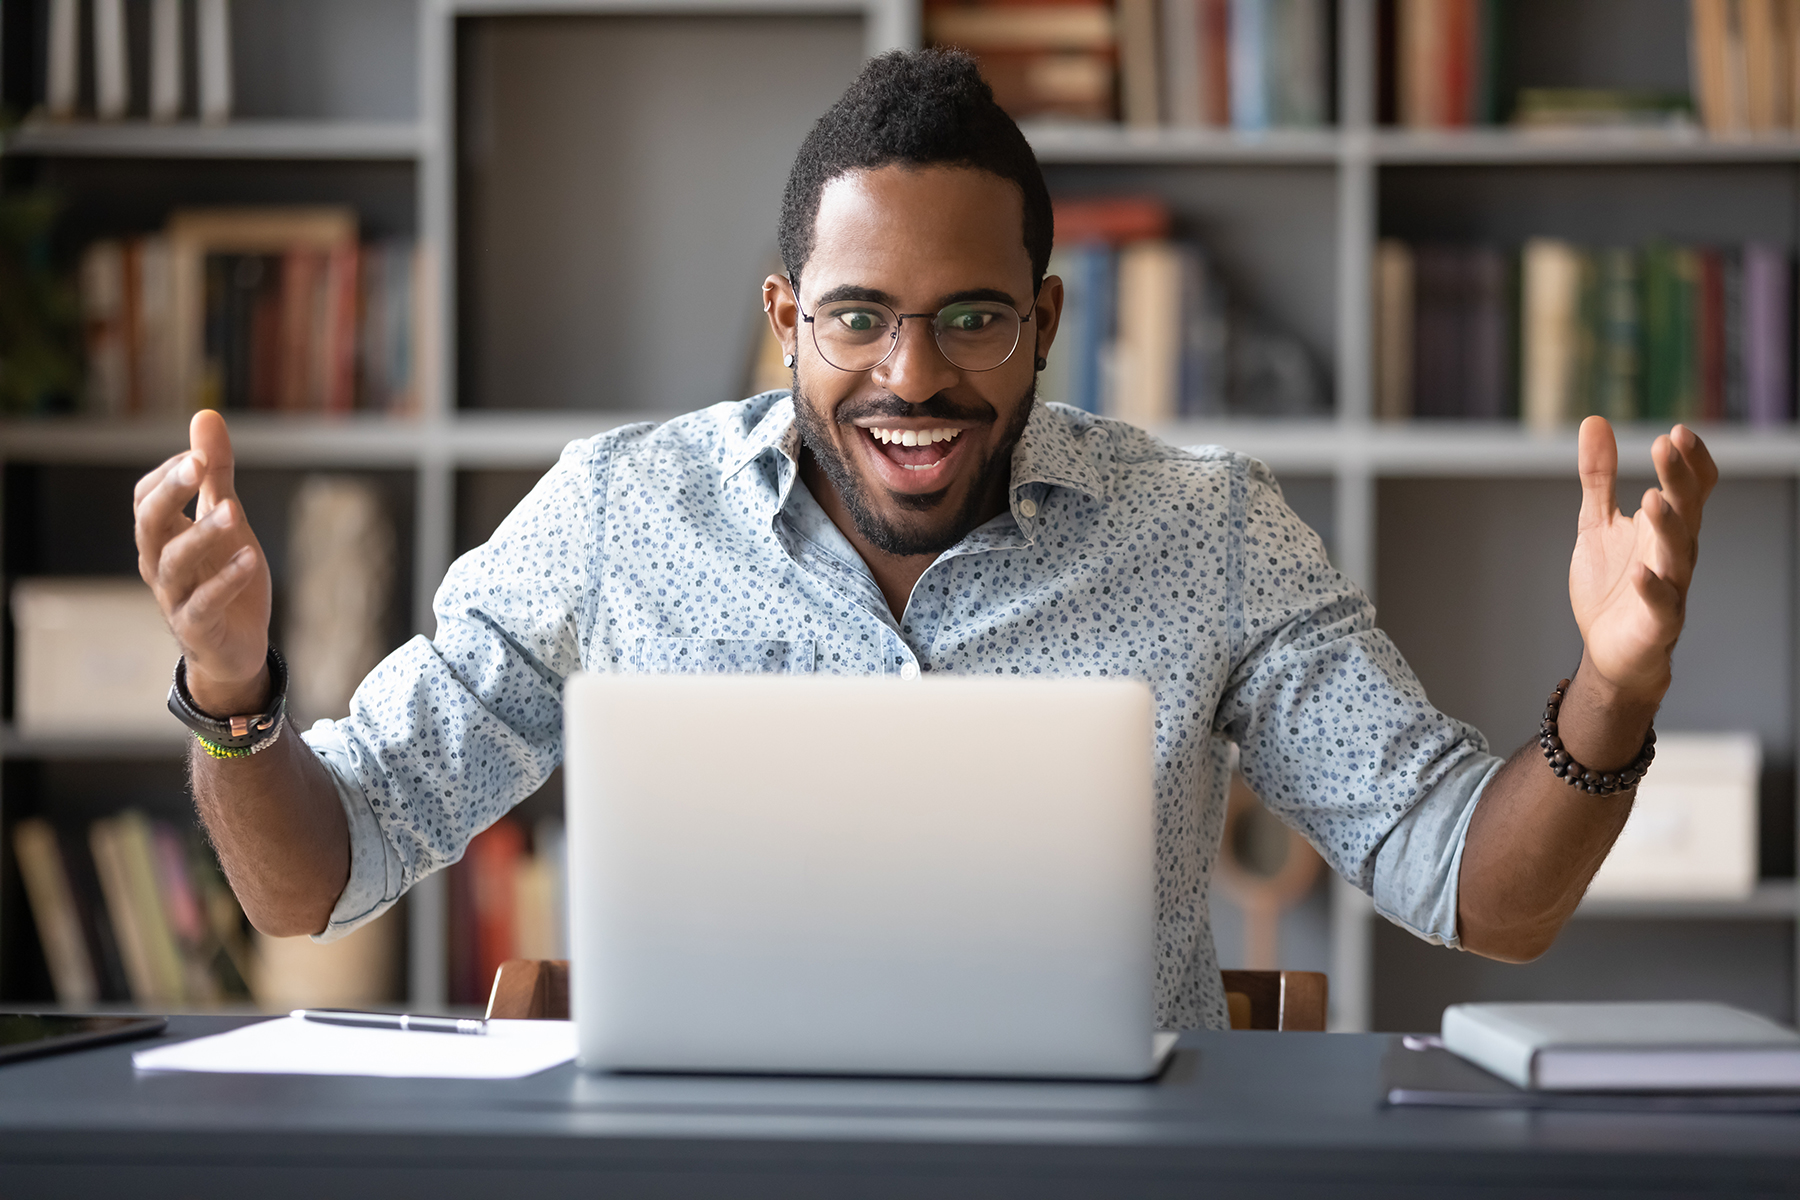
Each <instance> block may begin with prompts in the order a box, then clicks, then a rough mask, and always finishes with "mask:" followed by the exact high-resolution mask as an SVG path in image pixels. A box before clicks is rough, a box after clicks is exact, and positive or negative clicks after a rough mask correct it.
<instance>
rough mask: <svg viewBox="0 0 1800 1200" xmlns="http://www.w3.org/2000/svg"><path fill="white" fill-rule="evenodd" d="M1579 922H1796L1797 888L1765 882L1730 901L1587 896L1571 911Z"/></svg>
mask: <svg viewBox="0 0 1800 1200" xmlns="http://www.w3.org/2000/svg"><path fill="white" fill-rule="evenodd" d="M1575 917H1576V918H1577V919H1583V918H1602V917H1604V918H1614V919H1618V918H1631V917H1639V918H1655V919H1669V920H1684V919H1685V920H1713V921H1717V920H1786V921H1793V920H1800V885H1797V884H1796V883H1795V881H1794V880H1792V879H1765V880H1763V881H1761V882H1760V883H1758V884H1757V885H1756V890H1755V891H1754V892H1752V893H1751V894H1750V895H1748V896H1742V897H1736V898H1731V899H1705V898H1678V897H1669V898H1664V899H1633V900H1626V899H1611V898H1607V897H1599V896H1590V897H1588V898H1587V899H1585V900H1583V901H1582V902H1581V906H1580V907H1579V908H1577V909H1576V910H1575Z"/></svg>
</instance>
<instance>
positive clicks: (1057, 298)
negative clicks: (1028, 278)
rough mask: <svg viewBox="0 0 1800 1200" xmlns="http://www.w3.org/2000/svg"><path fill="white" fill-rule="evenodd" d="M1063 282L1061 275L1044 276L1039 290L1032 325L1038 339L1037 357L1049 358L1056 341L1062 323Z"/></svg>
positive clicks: (1032, 315)
mask: <svg viewBox="0 0 1800 1200" xmlns="http://www.w3.org/2000/svg"><path fill="white" fill-rule="evenodd" d="M1062 309H1063V281H1062V276H1060V275H1046V276H1044V286H1043V287H1041V288H1039V289H1038V294H1037V304H1036V305H1035V306H1034V307H1033V308H1032V310H1031V323H1032V325H1033V326H1035V329H1034V331H1033V332H1034V333H1035V335H1036V337H1037V356H1038V357H1039V358H1048V357H1049V356H1050V345H1051V343H1052V342H1054V341H1056V327H1057V326H1058V325H1059V324H1060V323H1061V322H1062Z"/></svg>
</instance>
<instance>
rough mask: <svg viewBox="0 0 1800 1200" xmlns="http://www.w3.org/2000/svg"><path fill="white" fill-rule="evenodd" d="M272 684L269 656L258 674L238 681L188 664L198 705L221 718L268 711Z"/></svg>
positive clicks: (189, 685) (190, 692)
mask: <svg viewBox="0 0 1800 1200" xmlns="http://www.w3.org/2000/svg"><path fill="white" fill-rule="evenodd" d="M271 683H272V677H271V676H270V673H269V664H268V658H267V655H265V656H264V660H263V663H262V666H261V667H260V668H259V669H258V670H257V672H256V674H254V675H252V676H250V677H249V678H248V679H240V680H235V681H234V680H219V679H214V678H212V677H211V676H209V675H207V674H206V673H205V672H204V671H202V670H200V669H198V668H197V667H195V665H194V664H193V663H191V662H190V663H188V666H187V690H188V695H189V696H190V697H192V699H193V702H194V707H196V708H198V709H199V710H200V711H201V712H203V713H205V714H206V715H207V716H209V717H215V718H217V719H219V720H221V721H223V720H226V719H228V718H230V717H238V716H246V715H249V714H252V713H260V712H265V711H267V709H268V707H269V693H270V691H271Z"/></svg>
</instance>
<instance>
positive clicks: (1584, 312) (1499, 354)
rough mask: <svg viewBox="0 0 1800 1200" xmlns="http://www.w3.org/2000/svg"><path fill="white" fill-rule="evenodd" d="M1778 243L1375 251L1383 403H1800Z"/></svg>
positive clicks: (1395, 245)
mask: <svg viewBox="0 0 1800 1200" xmlns="http://www.w3.org/2000/svg"><path fill="white" fill-rule="evenodd" d="M1793 269H1794V268H1793V259H1792V256H1791V255H1790V254H1789V253H1788V252H1787V251H1786V250H1785V249H1783V248H1781V247H1778V246H1771V245H1766V244H1760V243H1751V244H1748V245H1743V246H1691V245H1677V244H1672V243H1667V242H1656V243H1652V244H1650V245H1647V246H1642V247H1619V246H1614V247H1583V246H1577V245H1574V244H1572V243H1569V242H1565V241H1560V240H1557V239H1553V238H1535V239H1532V240H1531V241H1529V242H1527V243H1526V244H1525V246H1524V247H1523V248H1522V250H1520V251H1519V252H1518V253H1516V254H1515V253H1512V252H1509V251H1506V250H1502V249H1500V248H1497V247H1492V246H1444V245H1418V246H1412V245H1408V244H1406V243H1404V242H1401V241H1397V240H1385V241H1383V242H1382V243H1381V244H1380V246H1379V247H1378V248H1377V252H1376V270H1375V280H1376V313H1375V317H1376V412H1377V415H1378V416H1380V417H1382V418H1385V419H1389V420H1405V419H1408V418H1412V417H1463V418H1473V419H1485V420H1497V419H1509V418H1514V417H1518V418H1522V419H1523V420H1524V421H1525V423H1526V424H1527V425H1530V426H1532V427H1533V428H1540V429H1549V428H1555V427H1557V426H1560V425H1564V424H1567V423H1570V422H1574V421H1579V420H1580V419H1581V418H1582V417H1584V416H1587V415H1589V414H1592V413H1597V414H1599V415H1601V416H1604V417H1607V418H1608V419H1610V420H1613V421H1636V420H1652V421H1657V422H1672V421H1743V422H1749V423H1751V424H1754V425H1759V426H1769V425H1776V424H1780V423H1783V422H1786V421H1790V420H1792V419H1793V416H1794V387H1793V372H1792V356H1793V353H1794V345H1795V328H1794V318H1793V299H1792V298H1793V288H1794V282H1793Z"/></svg>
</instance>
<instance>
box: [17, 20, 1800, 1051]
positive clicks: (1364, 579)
mask: <svg viewBox="0 0 1800 1200" xmlns="http://www.w3.org/2000/svg"><path fill="white" fill-rule="evenodd" d="M1338 3H1339V21H1338V29H1339V31H1340V36H1339V44H1338V78H1339V87H1340V93H1339V114H1340V124H1339V125H1338V126H1337V127H1335V128H1331V129H1326V130H1315V131H1272V132H1269V133H1266V134H1258V135H1243V134H1237V133H1233V132H1230V131H1201V130H1150V131H1140V130H1125V129H1121V128H1117V127H1070V126H1065V127H1052V126H1046V125H1034V126H1031V127H1030V128H1029V130H1028V132H1029V136H1030V137H1031V139H1032V142H1033V145H1034V146H1035V148H1036V150H1037V152H1038V155H1039V157H1040V159H1041V160H1042V161H1043V162H1045V163H1046V164H1098V165H1108V164H1149V165H1159V166H1166V167H1169V168H1171V169H1181V168H1184V167H1207V166H1220V167H1232V166H1258V165H1267V166H1302V167H1317V168H1319V169H1321V170H1329V171H1331V172H1333V173H1334V175H1335V181H1336V196H1337V203H1336V232H1337V247H1338V249H1337V260H1336V263H1335V269H1336V280H1337V294H1336V298H1335V304H1336V313H1337V320H1336V338H1337V347H1338V362H1337V400H1336V404H1337V407H1336V413H1335V415H1334V416H1333V417H1331V418H1329V419H1325V420H1320V421H1298V422H1291V423H1277V422H1258V421H1245V420H1222V421H1209V422H1188V423H1182V424H1178V425H1174V426H1171V427H1168V428H1166V429H1163V430H1160V431H1159V432H1161V433H1162V434H1163V435H1164V436H1166V437H1167V438H1169V440H1171V441H1174V442H1176V443H1177V444H1181V445H1193V444H1204V443H1217V444H1222V445H1228V446H1231V447H1233V448H1234V449H1238V450H1242V451H1244V452H1247V453H1250V454H1253V455H1255V456H1257V457H1259V458H1262V459H1263V460H1265V461H1266V462H1268V463H1269V464H1270V465H1271V466H1273V467H1274V468H1275V469H1276V470H1277V471H1278V472H1280V473H1282V474H1285V475H1290V476H1292V475H1311V476H1329V477H1330V478H1331V479H1332V481H1333V491H1334V500H1335V507H1334V524H1335V529H1334V546H1335V551H1336V555H1337V559H1338V565H1339V566H1340V567H1341V568H1342V569H1343V570H1344V571H1345V572H1346V573H1347V574H1348V575H1349V576H1350V577H1351V578H1353V579H1355V580H1357V581H1358V582H1359V583H1361V584H1362V585H1363V586H1364V587H1365V588H1367V589H1368V590H1369V591H1370V593H1371V595H1373V593H1374V587H1375V578H1374V563H1375V561H1376V550H1377V545H1376V538H1377V529H1376V513H1375V499H1376V490H1377V487H1378V485H1379V482H1380V481H1381V480H1382V479H1384V478H1397V477H1468V478H1475V477H1487V478H1512V477H1533V478H1552V477H1565V476H1569V475H1572V473H1573V464H1574V459H1575V439H1574V433H1573V431H1572V430H1564V431H1559V432H1557V433H1555V434H1552V435H1542V434H1536V433H1533V432H1530V431H1527V430H1525V429H1523V428H1521V427H1520V426H1518V425H1516V424H1514V423H1510V422H1508V423H1494V424H1474V423H1467V424H1464V423H1456V422H1443V423H1418V424H1410V425H1384V424H1380V423H1377V422H1375V421H1374V420H1373V419H1372V416H1371V410H1372V404H1371V396H1372V387H1371V381H1372V373H1373V364H1372V361H1371V347H1372V344H1373V342H1372V338H1371V330H1370V328H1369V319H1370V318H1369V305H1368V303H1367V297H1368V296H1369V295H1370V294H1371V291H1370V289H1371V271H1372V265H1371V258H1372V252H1373V246H1374V242H1375V237H1376V230H1377V213H1376V194H1377V193H1376V182H1377V177H1378V173H1379V171H1380V170H1381V169H1383V168H1384V167H1390V166H1391V167H1412V166H1431V165H1460V164H1496V165H1516V166H1520V167H1533V166H1545V167H1554V166H1557V165H1564V164H1566V165H1590V164H1597V163H1599V164H1606V163H1617V164H1627V163H1657V164H1670V165H1692V166H1706V165H1717V164H1726V163H1750V164H1756V163H1770V164H1783V163H1785V164H1800V138H1796V137H1792V136H1786V135H1783V136H1773V137H1752V138H1742V139H1731V140H1722V139H1713V138H1708V137H1706V136H1705V135H1704V134H1701V133H1699V132H1698V131H1680V130H1678V131H1668V130H1653V131H1587V132H1569V133H1563V132H1558V133H1519V132H1515V131H1510V130H1493V129H1479V130H1458V131H1432V132H1419V131H1409V130H1394V129H1383V128H1377V127H1376V126H1375V125H1374V122H1373V100H1374V94H1375V47H1374V3H1373V0H1338ZM556 13H570V14H574V13H582V14H595V13H616V14H621V15H643V14H665V15H667V14H804V13H819V14H847V13H848V14H858V15H861V16H863V18H864V19H865V22H866V29H867V34H866V45H867V49H868V51H869V52H870V53H877V52H880V51H881V50H885V49H888V48H891V47H897V46H912V45H917V44H919V37H920V27H919V13H918V5H917V3H916V0H424V2H423V3H422V4H421V7H420V20H419V25H418V55H419V87H420V102H419V112H420V116H419V119H418V120H417V121H416V122H355V121H328V122H311V121H239V122H231V123H227V124H224V125H218V126H208V125H199V124H195V123H191V122H190V123H179V124H168V125H160V124H152V123H148V122H116V123H96V122H88V123H74V122H69V123H56V122H49V121H45V120H42V119H33V120H30V121H27V122H26V123H25V124H24V125H22V126H21V127H20V128H18V129H17V130H15V131H14V132H13V134H12V135H11V137H10V139H9V141H8V143H7V144H6V146H5V150H6V152H7V153H12V154H19V155H38V156H64V157H115V158H143V159H209V158H216V159H253V160H254V159H264V160H276V159H317V160H342V159H376V160H399V161H407V162H412V163H414V164H416V167H417V204H418V213H419V220H418V232H419V238H420V244H421V246H422V247H423V248H424V250H425V252H426V253H427V254H428V256H430V260H431V261H432V263H433V264H434V266H435V270H436V272H437V277H438V280H439V286H438V287H437V289H436V296H437V323H436V338H437V345H438V347H439V348H440V352H439V356H438V358H437V360H436V362H435V364H434V365H433V368H432V370H431V371H430V372H428V374H433V373H434V374H435V378H436V382H437V386H435V387H432V386H427V388H426V389H425V391H426V393H427V394H426V400H425V403H424V406H423V409H422V411H421V412H419V413H417V414H414V415H411V416H406V417H385V416H379V415H364V414H358V415H353V416H350V417H346V418H340V419H325V418H306V419H278V418H270V417H259V416H257V415H255V414H234V415H233V416H232V418H231V422H232V430H233V437H234V442H235V445H236V447H237V451H238V455H239V459H240V461H241V462H243V463H244V464H245V465H249V466H308V465H321V464H323V465H333V466H339V465H344V466H364V467H388V468H403V469H408V470H411V471H413V472H414V473H415V480H416V495H415V502H416V510H417V524H416V549H415V553H414V560H413V594H414V597H415V607H414V614H413V617H414V626H415V628H416V629H417V630H418V631H419V632H423V633H426V634H430V633H432V632H434V622H433V618H432V615H431V598H432V595H433V593H434V592H435V590H436V588H437V585H438V582H439V581H440V580H441V579H442V577H443V574H444V571H445V570H446V569H447V568H448V566H449V563H450V558H451V553H452V549H453V513H452V504H453V497H454V487H455V478H456V473H457V472H458V471H462V470H478V469H500V468H542V467H547V466H548V465H549V464H550V463H551V462H553V461H554V459H555V457H556V455H557V454H558V452H560V450H561V448H562V447H563V446H564V445H565V444H567V443H568V442H570V441H573V440H575V439H578V438H583V437H589V436H592V435H594V434H597V433H601V432H604V431H605V430H608V429H612V428H616V427H618V426H620V425H623V424H627V423H631V422H634V421H638V420H660V419H663V418H665V417H666V416H667V415H668V414H666V413H665V414H650V413H646V414H628V413H608V412H519V413H513V412H504V411H483V412H474V411H471V412H459V411H458V410H457V408H456V395H455V384H456V380H455V360H454V355H453V352H452V349H451V348H452V347H454V346H455V344H456V328H455V313H456V303H455V281H456V262H455V258H454V250H455V246H456V239H455V236H454V230H455V223H456V212H455V187H454V171H455V162H454V147H455V144H456V143H455V136H454V133H455V131H454V128H453V120H452V118H453V114H454V113H455V111H456V105H455V102H454V100H455V88H456V81H455V78H454V73H453V67H454V55H453V48H454V36H453V31H454V26H455V23H456V21H458V20H459V19H461V18H463V17H465V16H494V15H510V14H518V15H528V14H556ZM1701 432H1702V435H1703V436H1704V437H1705V438H1706V439H1707V443H1708V445H1709V447H1710V448H1711V449H1712V451H1713V454H1714V457H1715V458H1716V459H1717V461H1718V462H1719V465H1720V467H1721V470H1722V471H1723V472H1724V473H1725V474H1726V475H1727V476H1738V477H1765V478H1767V477H1777V478H1785V479H1792V480H1794V481H1795V482H1796V485H1797V486H1796V504H1797V509H1800V429H1796V428H1783V429H1778V430H1749V429H1745V428H1743V427H1741V426H1716V427H1710V428H1709V427H1702V429H1701ZM1655 433H1656V431H1654V430H1651V429H1649V428H1646V427H1630V428H1627V429H1624V430H1622V431H1621V445H1620V453H1621V460H1622V461H1623V462H1625V463H1627V464H1632V463H1639V464H1643V463H1647V462H1648V460H1649V446H1650V443H1651V441H1652V439H1653V438H1654V436H1655ZM185 445H186V426H185V422H175V421H169V422H154V421H146V422H131V421H124V422H121V421H101V420H84V419H70V420H41V421H4V422H0V464H3V463H4V462H5V461H6V460H12V461H17V462H65V463H120V464H123V463H139V462H146V461H153V460H155V459H158V458H160V457H163V456H166V455H168V454H173V453H176V452H177V451H179V450H180V449H182V448H183V447H184V446H185ZM1796 518H1797V520H1796V526H1797V528H1800V511H1797V512H1796ZM1795 549H1796V555H1797V557H1800V545H1797V546H1796V548H1795ZM1794 639H1795V645H1796V647H1797V648H1800V611H1797V612H1796V614H1795V629H1794ZM1797 654H1800V650H1797ZM1793 672H1794V677H1795V678H1797V679H1800V661H1796V663H1795V664H1794V665H1793ZM181 745H182V743H181V742H179V740H176V741H170V742H166V743H165V742H164V741H162V740H160V739H142V740H140V739H132V740H130V741H127V742H122V743H118V744H117V745H116V746H115V747H113V748H109V749H108V750H106V751H100V750H96V749H94V748H92V747H91V746H89V745H88V744H87V743H85V742H84V741H77V740H74V739H68V740H65V739H45V738H39V737H28V736H23V735H21V734H19V733H18V732H17V731H16V730H12V729H7V728H0V759H4V758H9V757H70V758H73V757H99V756H105V757H115V758H129V757H156V756H161V755H164V754H178V753H180V751H181ZM1796 745H1800V729H1797V730H1796ZM114 750H116V751H117V752H116V753H114ZM408 904H409V914H410V918H409V919H410V922H411V925H410V936H409V944H410V947H411V949H410V956H411V957H410V976H411V979H412V989H411V997H410V1003H411V1004H413V1005H414V1006H416V1007H418V1008H421V1009H427V1010H429V1009H432V1008H437V1007H440V1006H441V1005H442V1004H443V1002H444V998H445V994H444V984H445V978H446V970H445V955H444V946H445V933H446V928H445V922H446V912H445V896H444V892H443V887H442V878H441V876H439V877H433V878H432V879H429V880H426V881H424V882H423V883H422V884H421V885H420V886H419V887H416V888H415V889H414V890H413V892H412V893H411V895H410V898H409V901H408ZM1372 915H1373V909H1372V906H1371V905H1370V903H1369V900H1368V898H1367V897H1365V896H1363V895H1362V893H1360V892H1358V891H1356V890H1355V889H1354V888H1352V887H1350V886H1349V885H1348V884H1344V883H1343V882H1342V881H1334V886H1333V889H1332V916H1331V940H1332V960H1331V978H1332V1001H1333V1009H1334V1014H1333V1027H1334V1028H1339V1029H1363V1028H1367V1027H1368V1024H1369V1018H1370V1006H1371V999H1372V984H1373V980H1372V977H1371V925H1370V917H1371V916H1372ZM1651 916H1663V917H1676V916H1693V917H1719V918H1739V917H1741V918H1756V919H1790V920H1794V922H1795V946H1796V956H1795V957H1796V962H1797V963H1800V888H1796V886H1795V885H1794V884H1793V883H1791V882H1786V881H1782V882H1774V883H1769V882H1765V883H1764V884H1762V885H1761V886H1760V887H1759V889H1758V891H1757V892H1756V893H1755V895H1754V896H1753V897H1752V898H1750V899H1749V900H1746V901H1741V902H1725V903H1712V902H1707V903H1701V902H1692V901H1681V902H1673V901H1672V902H1657V903H1648V902H1634V903H1630V904H1624V903H1617V902H1613V903H1600V902H1590V903H1588V904H1586V905H1584V906H1583V907H1582V909H1580V910H1579V911H1578V913H1577V918H1578V919H1581V920H1592V919H1609V918H1610V919H1623V918H1641V917H1651ZM1795 993H1796V997H1797V998H1800V978H1797V979H1796V984H1795Z"/></svg>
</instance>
